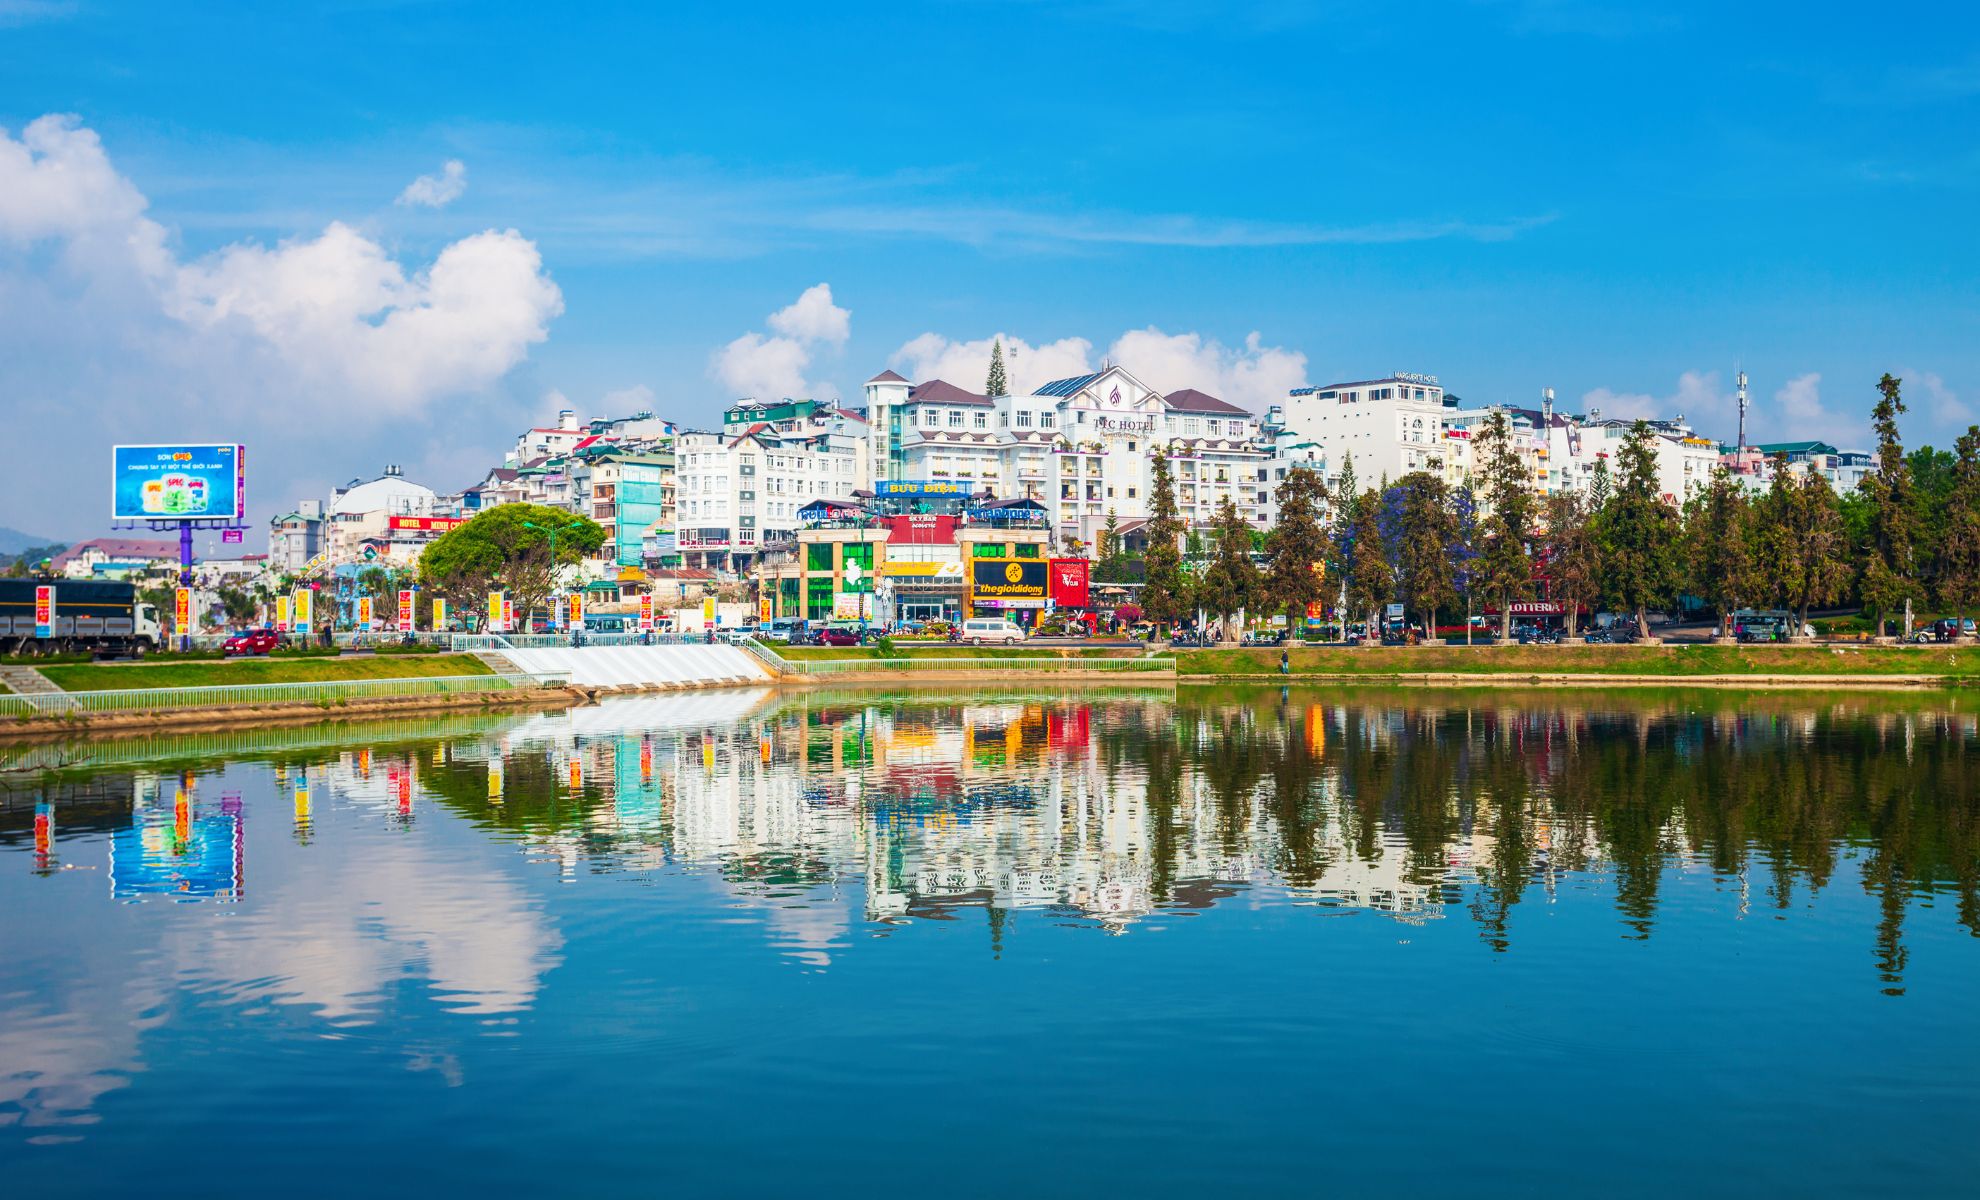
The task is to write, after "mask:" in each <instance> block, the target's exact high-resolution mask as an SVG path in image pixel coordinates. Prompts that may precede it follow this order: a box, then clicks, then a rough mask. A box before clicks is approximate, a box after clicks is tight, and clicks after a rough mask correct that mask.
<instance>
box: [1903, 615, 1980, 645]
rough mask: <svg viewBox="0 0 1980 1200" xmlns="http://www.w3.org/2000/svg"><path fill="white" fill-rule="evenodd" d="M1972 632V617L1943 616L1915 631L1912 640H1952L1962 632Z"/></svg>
mask: <svg viewBox="0 0 1980 1200" xmlns="http://www.w3.org/2000/svg"><path fill="white" fill-rule="evenodd" d="M1972 632H1973V619H1972V618H1971V617H1968V618H1966V619H1965V620H1963V621H1962V620H1954V619H1952V618H1950V617H1941V618H1940V619H1938V620H1936V621H1934V622H1932V623H1931V624H1930V625H1927V626H1925V627H1924V628H1923V629H1920V630H1918V631H1917V632H1916V633H1913V634H1912V635H1911V640H1912V641H1914V642H1950V641H1953V640H1955V639H1957V638H1958V637H1959V636H1960V634H1961V633H1966V634H1971V633H1972Z"/></svg>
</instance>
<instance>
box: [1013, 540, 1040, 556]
mask: <svg viewBox="0 0 1980 1200" xmlns="http://www.w3.org/2000/svg"><path fill="white" fill-rule="evenodd" d="M1011 549H1012V550H1013V551H1014V556H1015V557H1017V558H1037V557H1038V547H1037V545H1035V544H1034V543H1031V542H1025V543H1022V544H1020V545H1017V546H1013V547H1011Z"/></svg>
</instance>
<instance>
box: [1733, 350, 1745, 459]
mask: <svg viewBox="0 0 1980 1200" xmlns="http://www.w3.org/2000/svg"><path fill="white" fill-rule="evenodd" d="M1736 449H1737V451H1738V454H1737V455H1735V457H1734V460H1733V461H1735V462H1738V461H1739V459H1740V458H1741V457H1744V455H1745V454H1746V372H1745V371H1741V372H1739V445H1738V447H1736Z"/></svg>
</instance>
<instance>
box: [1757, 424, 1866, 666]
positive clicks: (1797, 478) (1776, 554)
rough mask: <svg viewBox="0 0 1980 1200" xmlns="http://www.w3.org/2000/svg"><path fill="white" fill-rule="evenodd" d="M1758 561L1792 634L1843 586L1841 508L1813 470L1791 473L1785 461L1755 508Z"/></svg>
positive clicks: (1845, 544) (1845, 546)
mask: <svg viewBox="0 0 1980 1200" xmlns="http://www.w3.org/2000/svg"><path fill="white" fill-rule="evenodd" d="M1758 516H1759V539H1758V545H1759V548H1760V555H1759V557H1760V563H1761V569H1762V571H1763V572H1764V579H1765V581H1766V583H1767V586H1768V588H1769V590H1770V591H1771V592H1772V593H1773V595H1774V596H1775V598H1777V599H1779V600H1780V601H1781V602H1782V603H1784V604H1785V605H1786V606H1787V607H1789V608H1791V609H1793V610H1794V613H1795V636H1797V637H1798V636H1800V633H1801V627H1802V626H1804V625H1806V624H1807V623H1808V610H1809V609H1810V608H1811V607H1813V606H1814V605H1817V604H1827V603H1829V602H1831V601H1833V600H1834V599H1835V598H1836V597H1837V596H1838V595H1840V594H1841V592H1842V589H1843V587H1844V585H1846V584H1847V583H1848V582H1849V537H1848V534H1847V533H1846V532H1845V531H1844V528H1843V519H1842V509H1841V507H1840V506H1839V505H1837V503H1836V494H1835V492H1834V491H1833V490H1832V489H1831V488H1830V487H1829V481H1828V480H1827V479H1824V478H1823V477H1822V474H1821V472H1819V471H1807V472H1804V473H1802V474H1796V473H1794V472H1793V471H1790V470H1788V469H1787V460H1786V459H1785V458H1783V459H1781V460H1780V461H1778V462H1776V463H1775V464H1774V482H1773V485H1772V486H1771V487H1770V488H1769V489H1768V491H1767V495H1766V498H1765V499H1763V500H1762V501H1761V503H1760V509H1759V514H1758Z"/></svg>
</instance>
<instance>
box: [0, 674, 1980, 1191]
mask: <svg viewBox="0 0 1980 1200" xmlns="http://www.w3.org/2000/svg"><path fill="white" fill-rule="evenodd" d="M1974 710H1975V702H1974V700H1973V699H1972V698H1971V697H1967V696H1962V695H1949V696H1932V697H1920V696H1892V697H1877V696H1866V697H1852V696H1845V697H1837V696H1821V697H1812V696H1797V695H1786V696H1723V695H1715V694H1711V693H1703V694H1699V693H1692V694H1684V695H1672V696H1656V695H1651V696H1643V697H1631V696H1625V695H1619V694H1607V695H1603V694H1594V695H1574V694H1567V693H1535V694H1531V695H1508V694H1499V695H1493V694H1478V695H1469V694H1463V693H1438V692H1399V691H1396V692H1339V691H1298V690H1295V691H1292V692H1290V693H1282V692H1280V691H1277V690H1271V691H1261V692H1252V693H1237V692H1231V691H1228V690H1215V691H1212V690H1202V691H1196V690H1189V689H1185V690H1183V692H1182V693H1181V695H1180V698H1178V697H1177V696H1175V695H1173V694H1171V693H1169V692H1166V691H1158V690H1148V691H1143V692H1135V691H1131V690H1109V691H1073V692H1070V693H1068V692H1067V691H1066V690H1064V689H1061V690H1059V691H1057V692H1044V691H1040V692H1036V693H1029V694H1027V693H1011V694H1008V695H988V696H986V695H967V694H958V693H946V692H941V691H933V690H928V691H880V690H874V691H864V692H861V691H843V692H830V693H813V694H806V695H788V694H772V693H768V692H723V693H701V694H692V695H677V696H669V697H654V698H642V699H625V700H616V701H612V702H610V703H606V704H603V705H601V706H598V707H593V708H587V709H581V710H577V711H574V712H570V713H557V714H539V715H519V716H496V717H487V716H482V717H473V718H449V719H436V720H420V721H411V722H401V723H393V724H378V725H350V726H341V727H335V726H333V727H326V728H321V729H308V730H287V731H258V732H251V733H239V734H231V735H226V736H214V737H181V738H162V739H155V740H138V741H130V742H120V741H108V740H105V741H97V742H93V743H90V744H86V745H76V746H66V747H47V746H43V747H35V748H0V917H4V921H5V925H4V936H0V946H4V950H3V951H0V1179H3V1180H5V1181H6V1184H5V1187H6V1190H7V1192H8V1193H9V1194H11V1195H15V1196H30V1195H35V1196H38V1195H113V1194H121V1195H137V1196H143V1197H146V1198H147V1200H150V1198H154V1197H167V1196H202V1197H205V1196H214V1195H223V1194H227V1195H255V1194H275V1193H279V1194H282V1195H285V1196H351V1195H358V1196H379V1195H410V1194H417V1195H422V1196H432V1195H512V1194H533V1195H539V1196H540V1195H550V1194H565V1193H571V1192H592V1191H597V1192H600V1193H602V1194H620V1193H624V1192H627V1191H630V1192H631V1193H632V1194H639V1195H648V1194H685V1195H719V1196H727V1195H777V1196H790V1195H804V1196H840V1195H855V1194H860V1195H867V1194H875V1193H879V1194H896V1193H905V1194H936V1195H951V1196H968V1197H974V1196H999V1197H1003V1196H1011V1195H1052V1196H1062V1195H1077V1196H1086V1197H1093V1196H1112V1195H1125V1196H1134V1197H1146V1196H1197V1197H1200V1196H1203V1195H1205V1194H1209V1193H1224V1194H1254V1193H1263V1192H1269V1193H1271V1194H1276V1195H1298V1196H1306V1195H1341V1194H1346V1195H1382V1196H1397V1195H1405V1196H1407V1195H1425V1194H1431V1193H1439V1194H1461V1195H1502V1194H1533V1193H1535V1192H1538V1191H1542V1190H1545V1191H1549V1192H1558V1193H1564V1194H1648V1193H1659V1194H1663V1193H1670V1192H1674V1191H1682V1192H1684V1193H1691V1194H1703V1195H1731V1194H1745V1195H1753V1194H1778V1193H1786V1192H1790V1191H1801V1192H1811V1193H1836V1192H1854V1193H1862V1192H1904V1193H1907V1194H1913V1195H1953V1194H1964V1195H1972V1194H1973V1192H1974V1189H1975V1188H1976V1187H1980V1183H1976V1178H1980V1176H1976V1170H1980V1137H1977V1136H1976V1130H1977V1129H1980V1020H1976V1000H1980V939H1976V934H1980V735H1977V734H1976V727H1975V717H1974Z"/></svg>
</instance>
